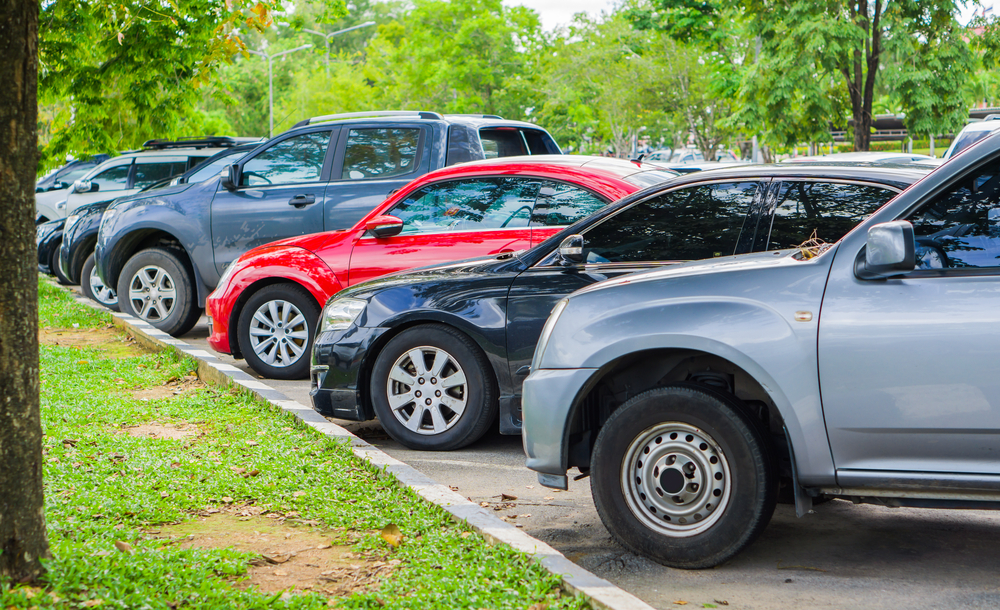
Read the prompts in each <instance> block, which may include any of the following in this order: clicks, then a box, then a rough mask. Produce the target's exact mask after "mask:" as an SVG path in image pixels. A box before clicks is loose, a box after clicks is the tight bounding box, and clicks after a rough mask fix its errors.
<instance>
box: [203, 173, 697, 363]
mask: <svg viewBox="0 0 1000 610" xmlns="http://www.w3.org/2000/svg"><path fill="white" fill-rule="evenodd" d="M675 176H677V174H675V173H673V172H668V171H664V170H661V169H657V168H655V167H649V166H648V165H642V164H637V163H632V162H629V161H624V160H620V159H606V158H602V157H582V156H572V155H542V156H535V157H508V158H503V159H493V160H488V161H476V162H471V163H463V164H461V165H457V166H454V167H449V168H445V169H440V170H437V171H434V172H431V173H429V174H426V175H424V176H422V177H420V178H418V179H416V180H414V181H413V182H411V183H410V184H408V185H407V186H406V187H404V188H403V189H401V190H400V191H399V192H397V193H396V194H394V195H392V196H391V197H389V198H388V199H386V200H385V201H384V202H383V203H381V204H380V205H379V206H378V207H376V208H375V209H374V210H372V211H371V212H369V213H368V215H367V216H365V217H364V218H362V219H361V220H360V221H359V222H358V223H357V224H356V225H355V226H354V227H352V228H351V229H349V230H346V231H330V232H326V233H320V234H317V235H309V236H306V237H296V238H292V239H286V240H284V241H280V242H277V243H273V244H267V245H264V246H261V247H258V248H256V249H254V250H251V251H250V252H247V253H246V254H244V255H243V256H241V257H240V258H239V259H238V260H237V261H236V262H235V263H234V264H232V265H230V267H229V268H228V269H227V270H226V274H225V277H224V278H223V279H222V280H221V281H220V282H219V287H218V288H217V289H216V290H215V292H213V293H212V294H211V295H210V296H209V298H208V301H207V304H206V306H207V310H208V315H209V317H210V318H211V319H212V334H211V336H210V337H209V339H208V342H209V345H211V346H212V348H213V349H215V350H216V351H219V352H223V353H227V354H233V355H235V356H236V357H242V358H246V361H247V364H249V365H250V367H251V368H253V370H255V371H256V372H258V373H260V374H261V375H263V376H265V377H271V378H281V379H296V378H303V377H307V376H308V374H309V354H310V353H311V347H312V340H313V337H314V336H315V334H316V328H317V323H318V322H319V314H320V308H321V306H322V304H324V303H326V301H327V299H329V298H330V296H331V295H333V294H334V293H336V292H338V291H339V290H341V289H342V288H346V287H348V286H351V285H354V284H358V283H360V282H363V281H365V280H368V279H371V278H375V277H379V276H382V275H385V274H388V273H392V272H396V271H400V270H403V269H410V268H412V267H419V266H423V265H430V264H434V263H441V262H444V261H450V260H455V259H464V258H469V257H473V256H481V255H484V254H501V253H506V254H507V256H508V257H509V256H510V253H512V252H514V251H517V250H524V249H527V248H529V247H531V246H532V245H534V244H538V243H541V242H542V241H544V240H545V239H546V238H547V237H550V236H551V235H554V234H555V233H558V232H559V230H560V229H562V228H563V227H564V226H566V225H569V224H572V223H574V222H576V221H577V220H579V219H580V218H583V217H585V216H587V215H589V214H591V213H592V212H595V211H597V210H599V209H600V208H602V207H604V206H605V205H607V204H608V203H610V202H612V201H614V200H616V199H619V198H621V197H623V196H625V195H628V194H629V193H633V192H635V191H638V190H639V189H640V188H642V187H644V186H647V185H651V184H656V183H657V182H661V181H664V180H670V179H672V178H674V177H675ZM290 320H294V321H295V324H294V325H292V324H291V322H290Z"/></svg>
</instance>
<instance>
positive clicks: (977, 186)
mask: <svg viewBox="0 0 1000 610" xmlns="http://www.w3.org/2000/svg"><path fill="white" fill-rule="evenodd" d="M909 221H910V222H912V223H913V231H914V235H915V237H916V241H917V253H916V254H917V268H918V269H948V268H960V267H998V266H1000V161H993V162H992V163H989V164H987V165H986V166H985V167H983V168H982V169H980V170H978V171H976V172H974V173H972V174H971V175H970V176H967V177H965V178H963V179H962V180H961V181H960V182H959V183H958V184H957V185H955V186H953V187H952V188H951V189H949V190H948V191H946V192H944V193H942V194H941V195H938V197H937V198H936V199H934V201H932V202H930V203H929V204H927V205H925V206H923V207H922V208H921V209H920V210H918V211H917V212H916V213H915V214H913V216H911V217H910V218H909Z"/></svg>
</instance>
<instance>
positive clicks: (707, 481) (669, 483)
mask: <svg viewBox="0 0 1000 610" xmlns="http://www.w3.org/2000/svg"><path fill="white" fill-rule="evenodd" d="M621 485H622V491H623V492H624V494H625V502H626V503H627V504H628V507H629V509H630V510H631V511H632V513H633V514H634V515H635V516H636V518H638V519H639V520H640V521H641V522H642V523H643V524H644V525H645V526H646V527H649V528H650V529H652V530H654V531H656V532H658V533H660V534H663V535H665V536H670V537H672V538H685V537H688V536H694V535H697V534H700V533H702V532H704V531H706V530H708V529H709V528H711V527H712V526H713V525H715V523H716V522H717V521H718V520H719V519H720V518H721V517H722V514H723V513H724V512H725V509H726V507H727V506H728V505H729V499H730V496H731V495H732V476H731V474H730V469H729V461H728V460H727V459H726V456H725V453H723V451H722V449H721V448H720V447H719V444H718V443H716V442H715V440H714V439H713V438H712V437H711V436H710V435H709V434H708V433H706V432H705V431H704V430H700V429H698V428H696V427H694V426H691V425H688V424H684V423H680V422H667V423H662V424H658V425H656V426H653V427H651V428H648V429H647V430H645V431H644V432H642V433H641V434H639V435H638V436H636V438H635V439H634V440H633V441H632V443H631V444H630V445H629V446H628V449H627V450H626V452H625V459H624V460H623V462H622V469H621Z"/></svg>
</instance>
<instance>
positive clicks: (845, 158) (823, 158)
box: [782, 151, 934, 163]
mask: <svg viewBox="0 0 1000 610" xmlns="http://www.w3.org/2000/svg"><path fill="white" fill-rule="evenodd" d="M933 158H934V157H931V156H930V155H921V154H919V153H907V152H886V151H863V152H849V153H834V154H832V155H811V156H808V157H794V158H792V159H785V160H784V161H782V163H815V162H820V163H844V162H857V161H860V162H866V161H867V162H870V163H871V162H878V161H885V160H888V159H892V160H896V159H900V160H904V161H918V160H921V159H933Z"/></svg>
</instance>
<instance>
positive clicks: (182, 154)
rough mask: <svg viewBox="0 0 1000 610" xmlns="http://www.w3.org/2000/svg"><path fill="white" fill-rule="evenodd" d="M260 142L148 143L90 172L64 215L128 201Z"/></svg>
mask: <svg viewBox="0 0 1000 610" xmlns="http://www.w3.org/2000/svg"><path fill="white" fill-rule="evenodd" d="M259 141H260V138H233V137H229V136H208V137H200V138H180V139H178V140H148V141H146V142H144V143H143V145H142V149H141V150H133V151H129V152H126V153H123V154H121V155H119V156H117V157H114V158H112V159H108V160H107V161H105V162H104V163H101V164H100V165H98V166H97V167H95V168H93V169H92V170H90V171H89V172H87V173H86V174H84V175H83V176H82V177H81V178H80V179H78V180H77V181H76V182H74V183H73V186H72V187H70V189H69V193H68V194H67V196H66V214H67V215H68V216H69V215H72V214H73V212H74V210H76V209H77V208H78V207H80V206H82V205H86V204H88V203H95V202H98V201H110V200H112V199H117V198H118V197H127V196H129V195H133V194H135V193H138V192H139V191H141V190H142V189H144V188H146V187H148V186H150V185H152V184H154V183H156V182H160V181H161V180H164V179H166V178H172V177H174V176H178V175H180V174H183V173H184V172H186V171H187V170H189V169H191V168H192V167H194V166H196V165H199V164H200V163H201V162H202V161H205V160H207V159H208V158H209V157H212V156H214V155H215V154H216V153H219V152H222V151H223V150H225V149H227V148H232V147H233V146H239V145H240V144H249V143H253V142H259Z"/></svg>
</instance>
